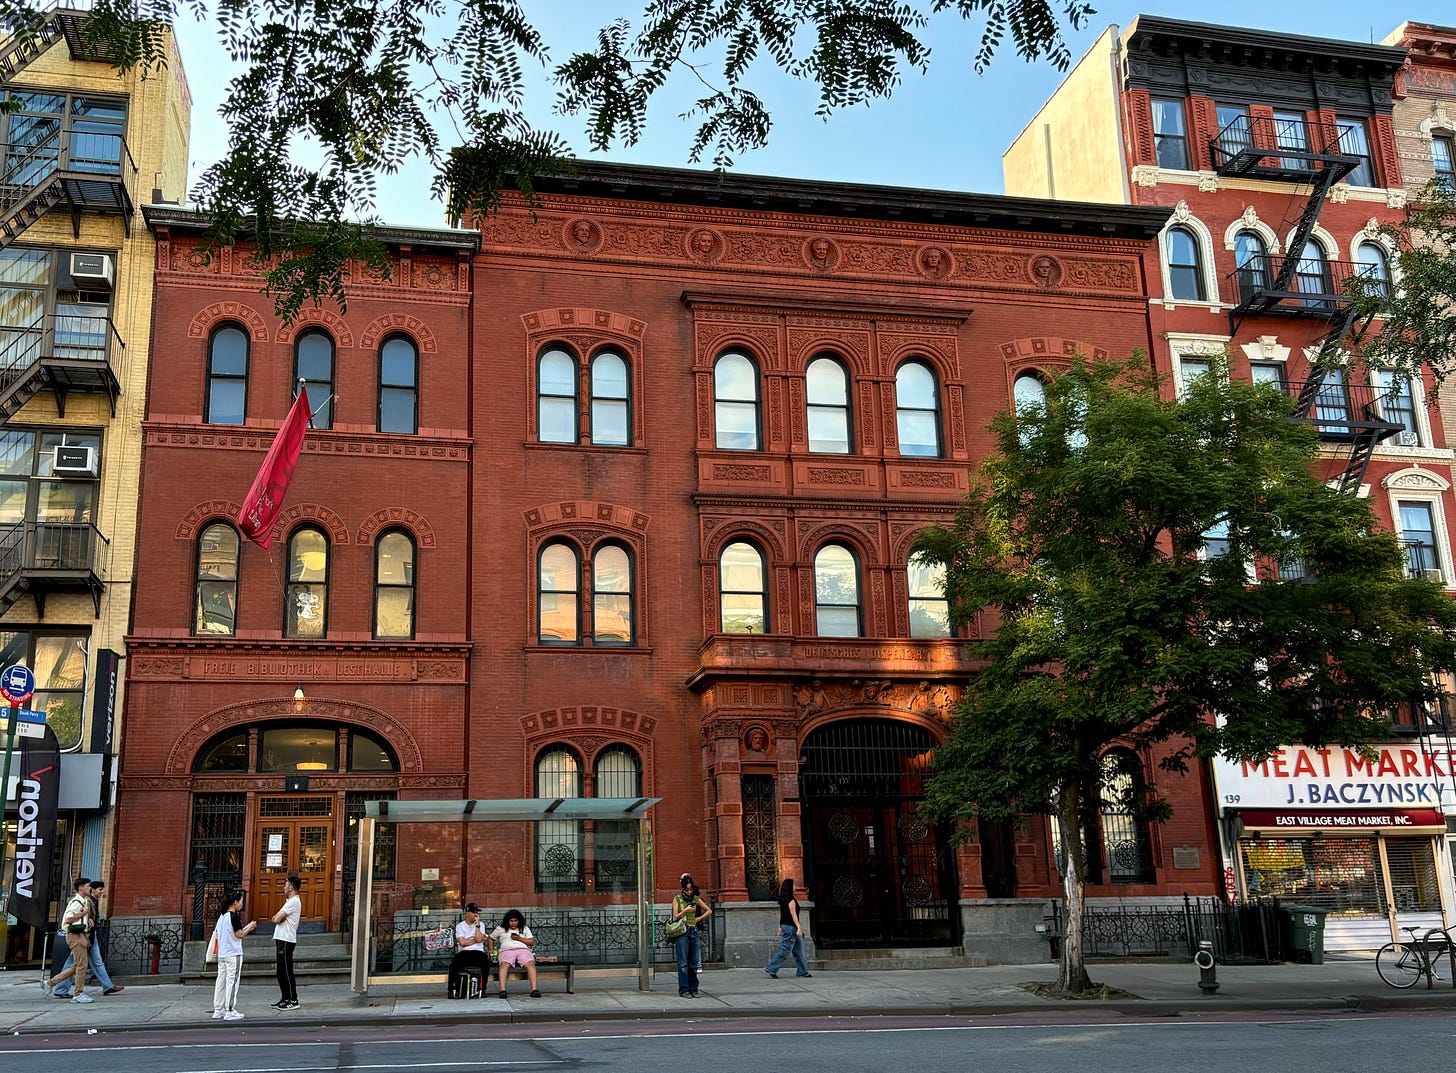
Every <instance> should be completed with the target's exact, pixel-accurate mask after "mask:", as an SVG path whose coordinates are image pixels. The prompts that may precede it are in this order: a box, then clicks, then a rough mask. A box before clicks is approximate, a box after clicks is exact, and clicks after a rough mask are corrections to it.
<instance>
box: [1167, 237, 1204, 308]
mask: <svg viewBox="0 0 1456 1073" xmlns="http://www.w3.org/2000/svg"><path fill="white" fill-rule="evenodd" d="M1167 250H1168V284H1169V288H1170V290H1171V296H1172V297H1174V298H1182V299H1184V300H1185V301H1190V302H1202V301H1204V299H1205V297H1206V292H1205V291H1204V288H1203V260H1202V258H1200V257H1199V254H1198V239H1197V238H1195V237H1194V235H1193V232H1192V231H1189V230H1187V229H1185V228H1182V227H1175V228H1173V229H1172V230H1170V231H1169V232H1168V238H1167Z"/></svg>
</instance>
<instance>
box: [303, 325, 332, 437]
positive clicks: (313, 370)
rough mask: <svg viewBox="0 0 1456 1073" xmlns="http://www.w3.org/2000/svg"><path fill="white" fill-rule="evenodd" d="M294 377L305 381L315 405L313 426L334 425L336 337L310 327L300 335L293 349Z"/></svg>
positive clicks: (310, 399) (313, 406) (305, 386)
mask: <svg viewBox="0 0 1456 1073" xmlns="http://www.w3.org/2000/svg"><path fill="white" fill-rule="evenodd" d="M293 380H294V383H295V384H297V382H298V381H299V380H302V381H303V386H304V388H305V389H307V391H308V404H309V406H310V407H312V408H313V427H314V428H333V427H334V339H333V336H331V335H329V333H328V332H326V331H323V330H321V329H319V328H310V329H309V330H308V331H306V332H304V333H303V334H302V335H300V336H299V337H298V342H297V343H295V344H294V348H293Z"/></svg>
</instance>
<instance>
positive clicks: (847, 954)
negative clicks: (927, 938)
mask: <svg viewBox="0 0 1456 1073" xmlns="http://www.w3.org/2000/svg"><path fill="white" fill-rule="evenodd" d="M814 953H815V956H816V957H817V958H819V960H821V961H823V962H825V963H826V965H827V964H829V963H831V962H836V961H845V960H847V961H863V960H866V959H873V960H879V961H899V960H904V959H906V958H909V959H912V960H915V961H925V960H927V959H932V958H958V957H963V956H964V951H963V950H962V948H961V947H959V946H880V947H867V948H864V949H854V948H850V949H840V950H825V949H824V948H823V947H819V948H817V949H816V950H815V952H814ZM889 967H890V966H886V968H889Z"/></svg>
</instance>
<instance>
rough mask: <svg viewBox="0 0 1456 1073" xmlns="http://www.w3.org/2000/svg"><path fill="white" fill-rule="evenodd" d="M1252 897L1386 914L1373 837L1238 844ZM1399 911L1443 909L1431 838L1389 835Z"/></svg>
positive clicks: (1338, 912)
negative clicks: (1399, 837)
mask: <svg viewBox="0 0 1456 1073" xmlns="http://www.w3.org/2000/svg"><path fill="white" fill-rule="evenodd" d="M1240 848H1241V850H1242V853H1243V859H1244V876H1245V880H1246V882H1247V886H1248V892H1249V896H1250V897H1265V898H1268V897H1277V898H1282V899H1284V900H1285V901H1290V902H1297V903H1300V904H1303V905H1314V906H1319V907H1320V908H1322V909H1327V910H1328V911H1329V912H1330V914H1331V915H1333V916H1384V915H1386V910H1387V904H1386V896H1385V879H1384V876H1383V875H1382V873H1381V867H1380V851H1379V847H1378V845H1377V844H1376V840H1375V839H1374V838H1259V839H1252V840H1249V841H1245V842H1243V843H1241V844H1240ZM1385 849H1386V859H1387V860H1388V861H1389V862H1390V886H1391V891H1392V894H1393V896H1394V899H1395V903H1396V905H1395V907H1396V910H1397V911H1398V912H1403V913H1415V912H1439V911H1440V909H1441V897H1440V892H1439V890H1438V887H1437V881H1436V861H1435V855H1434V851H1433V850H1432V846H1431V841H1430V839H1428V838H1426V839H1422V838H1408V839H1387V840H1386V843H1385Z"/></svg>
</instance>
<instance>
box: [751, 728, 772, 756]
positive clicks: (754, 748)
mask: <svg viewBox="0 0 1456 1073" xmlns="http://www.w3.org/2000/svg"><path fill="white" fill-rule="evenodd" d="M767 748H768V732H767V731H765V730H764V729H763V727H753V728H752V729H750V730H749V732H748V749H749V751H750V752H754V753H761V752H763V751H764V750H765V749H767Z"/></svg>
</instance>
